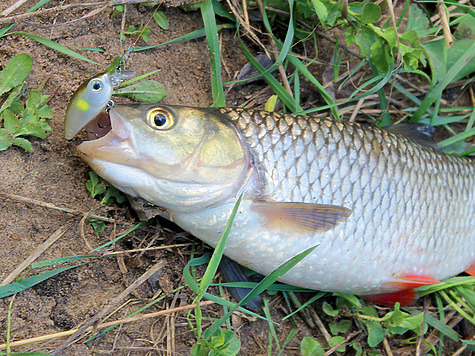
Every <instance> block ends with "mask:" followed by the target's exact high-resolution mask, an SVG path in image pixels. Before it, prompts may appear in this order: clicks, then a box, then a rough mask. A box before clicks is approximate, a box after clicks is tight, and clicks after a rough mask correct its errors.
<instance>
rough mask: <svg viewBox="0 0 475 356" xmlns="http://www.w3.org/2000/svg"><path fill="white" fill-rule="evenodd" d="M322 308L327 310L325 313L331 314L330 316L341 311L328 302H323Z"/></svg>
mask: <svg viewBox="0 0 475 356" xmlns="http://www.w3.org/2000/svg"><path fill="white" fill-rule="evenodd" d="M322 309H323V311H324V312H325V314H327V315H330V316H337V315H338V313H339V312H340V311H339V310H338V309H333V307H332V306H331V305H330V304H329V303H327V302H323V304H322Z"/></svg>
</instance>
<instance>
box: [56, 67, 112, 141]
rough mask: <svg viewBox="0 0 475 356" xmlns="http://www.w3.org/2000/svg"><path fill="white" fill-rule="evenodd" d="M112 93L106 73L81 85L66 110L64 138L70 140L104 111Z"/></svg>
mask: <svg viewBox="0 0 475 356" xmlns="http://www.w3.org/2000/svg"><path fill="white" fill-rule="evenodd" d="M112 91H113V85H112V82H111V79H110V75H109V74H108V73H103V74H99V75H96V76H94V77H93V78H91V79H89V80H87V81H85V82H84V83H82V84H81V85H80V86H79V87H78V88H77V90H76V91H75V92H74V94H73V96H72V98H71V100H70V102H69V104H68V108H67V109H66V119H65V121H64V136H65V137H66V139H67V140H71V139H72V138H73V137H74V136H76V134H77V133H78V132H79V131H80V130H81V129H82V128H83V127H84V126H85V125H86V124H87V123H88V122H90V121H91V120H93V119H94V118H95V117H96V116H97V115H99V114H100V113H101V112H102V111H104V110H105V108H106V106H107V103H108V102H109V100H110V98H111V96H112Z"/></svg>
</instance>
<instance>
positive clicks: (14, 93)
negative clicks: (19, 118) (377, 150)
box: [0, 85, 23, 114]
mask: <svg viewBox="0 0 475 356" xmlns="http://www.w3.org/2000/svg"><path fill="white" fill-rule="evenodd" d="M22 89H23V85H18V86H16V87H14V88H13V89H12V90H11V91H10V93H9V94H8V97H7V98H6V99H5V101H4V102H3V104H2V107H1V108H0V114H1V113H2V111H4V110H5V109H10V111H12V109H13V108H11V106H12V105H14V104H18V105H20V106H21V108H22V109H23V106H22V105H21V104H19V103H17V102H15V100H18V98H19V96H20V93H21V90H22ZM0 95H1V94H0ZM13 110H14V109H13ZM15 114H18V113H17V112H15Z"/></svg>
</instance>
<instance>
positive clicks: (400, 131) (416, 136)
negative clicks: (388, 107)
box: [383, 122, 440, 149]
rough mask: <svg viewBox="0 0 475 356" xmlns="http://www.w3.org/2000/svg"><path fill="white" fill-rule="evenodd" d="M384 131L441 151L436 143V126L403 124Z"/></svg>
mask: <svg viewBox="0 0 475 356" xmlns="http://www.w3.org/2000/svg"><path fill="white" fill-rule="evenodd" d="M383 129H384V130H386V131H389V132H391V133H393V134H397V135H401V136H404V137H407V138H408V139H410V140H412V141H414V142H417V143H418V144H420V145H423V146H428V147H432V148H435V149H440V148H439V145H438V144H437V142H435V141H434V133H435V128H434V126H430V125H426V124H416V123H408V122H403V123H401V124H397V125H391V126H386V127H383Z"/></svg>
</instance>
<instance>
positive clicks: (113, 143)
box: [76, 107, 132, 156]
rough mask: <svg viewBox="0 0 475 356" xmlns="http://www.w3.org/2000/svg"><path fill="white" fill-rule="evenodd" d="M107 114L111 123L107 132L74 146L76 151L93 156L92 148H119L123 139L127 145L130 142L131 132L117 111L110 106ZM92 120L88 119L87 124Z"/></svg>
mask: <svg viewBox="0 0 475 356" xmlns="http://www.w3.org/2000/svg"><path fill="white" fill-rule="evenodd" d="M107 115H108V116H109V119H110V125H111V129H110V130H109V132H107V133H106V134H105V135H104V136H101V137H99V138H95V139H92V140H86V141H83V142H82V143H81V144H80V145H78V146H77V147H76V149H77V150H78V152H80V153H83V154H86V155H87V156H93V155H92V153H93V152H92V150H93V149H96V150H97V149H104V148H106V149H120V148H121V147H123V142H124V141H127V142H128V144H129V145H130V144H131V143H132V132H131V130H130V128H129V127H128V125H127V124H126V122H125V120H124V119H123V118H122V116H121V115H120V114H119V112H118V111H117V110H116V109H115V108H113V107H112V108H111V109H110V110H108V112H107ZM96 118H97V117H96ZM96 118H94V119H96ZM94 119H93V120H94ZM93 120H91V121H89V122H88V124H89V123H91V122H92V121H93ZM86 126H87V125H86ZM86 126H84V127H86ZM84 127H83V128H84Z"/></svg>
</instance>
